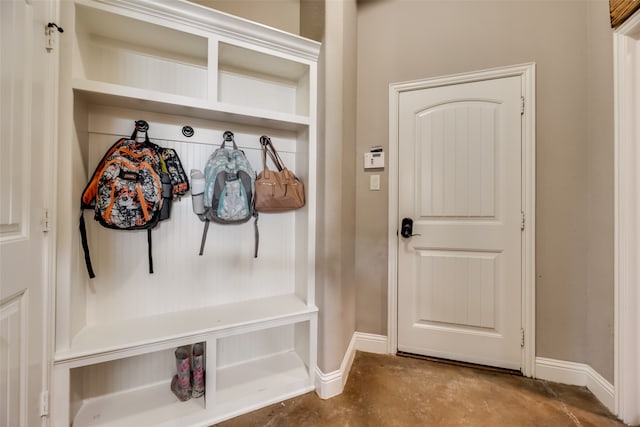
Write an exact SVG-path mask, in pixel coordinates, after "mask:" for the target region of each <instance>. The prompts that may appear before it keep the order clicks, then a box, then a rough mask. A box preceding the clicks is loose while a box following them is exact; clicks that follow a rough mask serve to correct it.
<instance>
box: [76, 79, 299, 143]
mask: <svg viewBox="0 0 640 427" xmlns="http://www.w3.org/2000/svg"><path fill="white" fill-rule="evenodd" d="M73 88H74V90H75V92H76V93H78V94H82V96H83V97H84V99H85V100H86V101H87V102H88V103H89V104H97V105H106V106H111V107H122V108H129V109H136V110H141V111H149V112H154V113H163V114H172V115H184V116H188V117H195V118H200V119H207V120H215V121H221V122H228V123H238V124H242V125H252V126H261V127H266V128H270V129H282V130H289V131H298V130H302V129H305V128H307V127H308V126H309V123H310V121H309V117H306V116H299V115H295V114H287V113H280V112H274V111H268V110H261V109H257V108H249V107H242V106H237V105H233V104H224V103H219V102H211V101H207V100H204V99H198V98H190V97H187V96H180V95H173V94H169V93H163V92H156V91H152V90H145V89H139V88H132V87H128V86H122V85H117V84H113V83H105V82H98V81H92V80H85V79H74V80H73Z"/></svg>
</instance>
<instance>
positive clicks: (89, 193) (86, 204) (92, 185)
mask: <svg viewBox="0 0 640 427" xmlns="http://www.w3.org/2000/svg"><path fill="white" fill-rule="evenodd" d="M126 141H127V139H126V138H120V139H119V140H117V141H116V142H115V143H114V144H113V145H112V146H111V148H109V149H108V150H107V152H106V153H105V154H104V156H102V160H100V162H98V165H97V166H96V169H95V170H94V171H93V175H91V178H90V179H89V182H88V183H87V186H86V187H85V188H84V190H83V191H82V197H81V198H80V209H91V208H93V201H94V200H95V198H96V194H98V181H99V180H100V175H102V171H103V170H104V167H105V164H106V161H107V159H108V158H109V156H111V155H112V154H113V153H114V151H116V150H117V149H118V148H119V147H120V146H121V145H122V144H124V143H125V142H126Z"/></svg>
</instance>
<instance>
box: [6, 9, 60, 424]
mask: <svg viewBox="0 0 640 427" xmlns="http://www.w3.org/2000/svg"><path fill="white" fill-rule="evenodd" d="M51 4H52V3H51V2H49V1H26V0H2V1H0V19H1V20H0V51H1V52H2V55H1V56H0V78H1V80H0V425H3V426H19V427H24V426H36V425H40V424H41V420H40V408H41V405H40V393H41V392H42V390H43V387H44V384H43V381H46V375H45V374H46V372H47V371H46V369H47V351H46V349H47V344H46V343H47V339H48V334H47V331H48V328H49V325H48V322H47V320H48V319H47V313H48V312H49V310H48V307H49V306H48V302H47V301H48V300H47V287H46V286H47V285H46V284H47V283H48V282H47V272H46V259H47V256H48V253H49V251H48V243H47V238H48V237H47V232H46V231H43V226H42V225H41V222H42V220H43V216H44V213H43V212H44V209H45V207H46V205H47V197H49V194H50V193H51V192H52V191H53V188H54V187H53V183H52V179H51V174H50V171H51V169H50V165H52V164H53V161H52V153H53V150H52V146H53V144H52V141H54V140H55V138H53V135H52V134H53V126H51V123H52V117H53V114H54V110H53V108H51V106H52V103H51V100H52V98H51V94H52V93H53V90H54V89H53V80H52V78H54V77H55V75H56V73H55V70H54V69H53V66H54V65H52V64H54V62H51V58H52V56H53V55H55V53H52V52H49V51H47V50H46V49H45V45H44V43H45V26H46V25H47V22H48V20H47V17H48V16H49V13H50V7H51Z"/></svg>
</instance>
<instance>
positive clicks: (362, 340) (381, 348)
mask: <svg viewBox="0 0 640 427" xmlns="http://www.w3.org/2000/svg"><path fill="white" fill-rule="evenodd" d="M353 336H354V338H355V340H356V350H358V351H365V352H367V353H377V354H387V353H388V348H389V347H388V342H387V341H388V340H387V337H386V336H384V335H377V334H367V333H364V332H356V333H354V334H353Z"/></svg>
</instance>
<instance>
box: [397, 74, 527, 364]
mask: <svg viewBox="0 0 640 427" xmlns="http://www.w3.org/2000/svg"><path fill="white" fill-rule="evenodd" d="M398 102H399V117H398V132H399V135H398V138H399V148H398V150H399V151H398V155H399V167H398V169H399V172H398V174H399V178H398V184H399V188H398V202H399V205H398V214H399V218H400V219H402V218H405V217H406V218H411V219H412V220H413V234H414V236H412V237H408V238H404V237H399V239H398V242H399V243H398V245H399V246H398V350H399V351H404V352H409V353H416V354H422V355H429V356H433V357H441V358H446V359H453V360H460V361H467V362H472V363H479V364H485V365H491V366H499V367H504V368H509V369H518V370H519V369H520V368H521V322H522V321H521V310H522V306H521V304H522V302H521V293H522V287H521V286H522V272H521V263H522V258H521V239H522V237H521V221H522V216H521V215H522V209H521V191H522V190H521V167H522V166H521V77H520V76H513V77H505V78H496V79H491V80H483V81H477V82H471V83H461V84H453V85H448V86H439V87H433V88H426V89H418V90H411V91H406V92H402V93H401V94H400V96H399V101H398ZM398 227H399V228H400V224H398Z"/></svg>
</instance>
